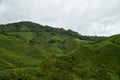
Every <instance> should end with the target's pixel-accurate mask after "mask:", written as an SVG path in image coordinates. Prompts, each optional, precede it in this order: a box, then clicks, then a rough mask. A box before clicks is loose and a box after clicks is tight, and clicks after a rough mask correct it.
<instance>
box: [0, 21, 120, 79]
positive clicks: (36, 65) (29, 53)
mask: <svg viewBox="0 0 120 80" xmlns="http://www.w3.org/2000/svg"><path fill="white" fill-rule="evenodd" d="M0 80H120V35H114V36H111V37H99V36H85V35H81V34H79V33H77V32H74V31H72V30H70V29H69V30H64V29H63V28H53V27H50V26H43V25H40V24H37V23H34V22H29V21H22V22H17V23H10V24H5V25H0Z"/></svg>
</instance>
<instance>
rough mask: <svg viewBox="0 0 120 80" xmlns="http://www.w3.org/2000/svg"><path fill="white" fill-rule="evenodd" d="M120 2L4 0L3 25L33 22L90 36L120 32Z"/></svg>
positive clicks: (1, 4)
mask: <svg viewBox="0 0 120 80" xmlns="http://www.w3.org/2000/svg"><path fill="white" fill-rule="evenodd" d="M119 4H120V0H0V23H8V22H14V21H15V22H16V21H22V20H29V21H34V22H38V23H40V24H43V25H51V26H55V27H63V28H65V29H68V28H70V29H73V30H75V31H77V32H79V33H81V34H86V35H113V34H117V33H120V29H119V28H120V5H119Z"/></svg>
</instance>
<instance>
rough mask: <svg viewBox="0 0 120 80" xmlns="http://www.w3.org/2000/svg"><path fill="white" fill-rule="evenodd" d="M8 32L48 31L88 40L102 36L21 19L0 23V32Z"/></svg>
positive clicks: (53, 33) (37, 32) (38, 33)
mask: <svg viewBox="0 0 120 80" xmlns="http://www.w3.org/2000/svg"><path fill="white" fill-rule="evenodd" d="M8 32H35V33H36V34H37V35H38V36H40V35H41V33H43V32H44V33H45V32H49V33H50V34H52V35H55V34H59V35H69V36H71V37H73V38H79V39H81V40H90V41H97V40H100V39H102V38H104V37H103V36H87V35H81V34H79V33H77V32H74V31H72V30H71V29H69V30H64V29H63V28H53V27H50V26H47V25H45V26H43V25H40V24H37V23H33V22H28V21H23V22H18V23H11V24H6V25H0V33H1V34H7V33H8Z"/></svg>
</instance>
